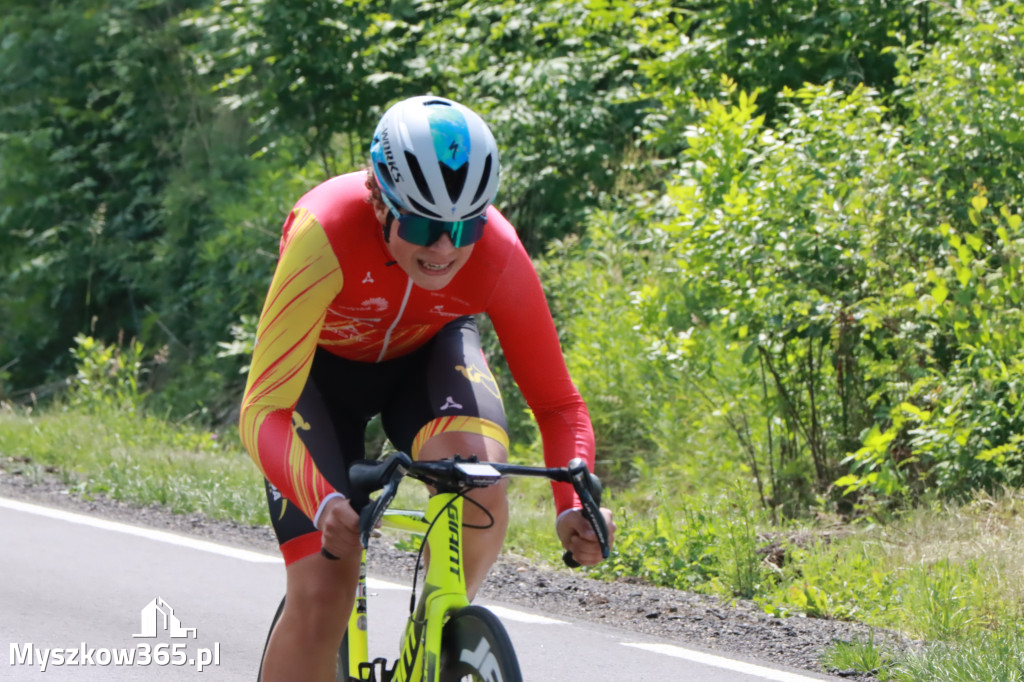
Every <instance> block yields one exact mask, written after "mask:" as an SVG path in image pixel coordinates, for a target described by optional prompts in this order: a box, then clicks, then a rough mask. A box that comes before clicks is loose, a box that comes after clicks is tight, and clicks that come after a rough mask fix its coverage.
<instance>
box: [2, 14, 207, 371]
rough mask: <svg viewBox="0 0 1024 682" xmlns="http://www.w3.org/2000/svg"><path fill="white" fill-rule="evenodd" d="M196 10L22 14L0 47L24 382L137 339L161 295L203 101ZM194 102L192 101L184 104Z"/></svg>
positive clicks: (12, 280) (8, 354) (7, 20)
mask: <svg viewBox="0 0 1024 682" xmlns="http://www.w3.org/2000/svg"><path fill="white" fill-rule="evenodd" d="M187 6H188V3H187V2H177V3H157V4H154V3H150V2H142V1H141V0H140V1H137V2H127V3H119V4H117V5H116V6H109V4H108V3H102V2H93V1H90V0H78V1H76V2H72V3H65V4H61V5H49V4H47V5H38V4H32V3H16V4H15V6H14V7H12V8H11V9H10V10H9V11H6V12H5V13H4V15H3V17H2V18H0V21H2V22H3V33H4V36H5V38H4V40H3V41H2V44H0V68H2V69H3V79H2V82H0V131H2V133H0V135H2V137H3V139H2V144H0V188H2V189H0V197H2V198H0V230H2V232H3V234H4V235H5V237H6V239H5V248H4V257H3V258H4V278H5V280H6V281H5V288H6V289H7V290H8V291H10V292H12V293H16V294H17V295H13V296H9V297H5V298H4V300H3V302H2V303H0V315H2V316H3V317H4V318H5V320H7V321H8V322H7V324H5V330H6V331H5V333H4V335H3V337H2V339H0V357H3V358H10V359H11V362H16V363H17V364H14V365H13V366H12V367H13V369H12V373H13V374H14V377H15V383H17V384H21V385H33V384H34V383H37V382H38V381H40V380H41V379H42V378H43V376H44V374H45V372H46V371H47V369H49V368H51V367H53V366H54V365H55V364H61V363H55V358H61V359H63V358H65V356H66V349H67V348H68V347H69V346H70V345H71V343H70V342H71V339H72V338H73V337H74V336H75V334H76V333H79V332H89V331H91V330H92V328H93V327H95V330H96V333H97V334H101V335H102V336H105V337H107V338H113V337H114V336H116V334H117V330H119V329H124V330H129V332H130V333H131V334H137V333H139V332H140V331H141V330H142V328H143V318H144V317H145V316H146V311H147V306H149V305H150V304H151V302H152V301H153V300H154V296H155V295H156V293H157V292H154V291H153V290H152V288H151V287H150V286H149V283H150V282H152V281H153V278H152V268H151V265H152V263H151V258H152V249H153V246H154V244H155V243H156V242H157V241H158V239H159V236H160V233H161V227H162V225H161V219H160V214H161V210H162V209H161V205H160V203H161V198H160V193H161V189H162V187H163V186H164V184H165V183H166V181H167V175H168V172H169V169H170V168H171V167H172V166H173V165H174V163H175V161H176V159H177V157H178V153H179V149H178V147H177V145H176V141H177V140H178V139H180V132H179V131H180V130H182V129H183V128H185V127H186V126H187V121H188V120H189V116H190V114H191V113H192V111H191V110H190V105H192V104H193V102H194V100H193V99H192V98H190V97H188V96H187V94H186V93H188V92H189V85H190V81H189V78H188V75H187V72H188V68H187V65H185V64H183V62H182V60H181V58H180V50H179V47H178V41H179V39H180V36H179V35H178V34H176V32H175V29H174V25H173V22H171V21H170V20H171V19H172V17H173V15H174V13H175V12H177V11H179V10H180V9H183V8H185V7H187ZM182 95H185V96H182Z"/></svg>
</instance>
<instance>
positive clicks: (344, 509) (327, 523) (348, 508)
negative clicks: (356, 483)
mask: <svg viewBox="0 0 1024 682" xmlns="http://www.w3.org/2000/svg"><path fill="white" fill-rule="evenodd" d="M319 528H320V530H321V531H322V532H323V548H324V549H326V550H327V551H328V552H330V553H331V554H333V555H334V556H336V557H341V556H351V554H352V552H357V551H359V548H360V544H359V514H357V513H356V511H355V510H354V509H352V504H351V503H350V502H349V501H348V500H347V499H345V498H342V497H337V498H335V499H333V500H330V501H329V502H327V505H326V506H325V507H324V510H323V512H322V513H321V514H320V523H319Z"/></svg>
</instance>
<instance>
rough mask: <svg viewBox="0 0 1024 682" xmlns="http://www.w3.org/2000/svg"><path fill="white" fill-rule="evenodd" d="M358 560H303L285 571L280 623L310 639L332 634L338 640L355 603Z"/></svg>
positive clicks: (350, 558)
mask: <svg viewBox="0 0 1024 682" xmlns="http://www.w3.org/2000/svg"><path fill="white" fill-rule="evenodd" d="M358 575H359V557H348V558H342V559H340V560H338V561H328V560H327V559H324V558H323V557H321V556H319V555H314V556H310V557H306V558H305V559H301V560H299V561H297V562H296V563H295V564H292V566H289V568H288V589H287V594H286V596H285V610H284V613H282V620H287V622H288V624H289V626H291V627H296V628H300V629H302V630H304V631H306V632H307V633H308V635H309V636H310V637H311V638H313V639H319V638H321V637H324V636H325V635H327V633H332V634H333V635H334V636H333V637H332V639H333V638H334V637H337V638H339V639H340V637H341V635H342V634H343V633H344V630H345V625H346V624H347V623H348V617H349V612H350V611H351V609H352V604H353V602H354V600H355V590H356V581H357V579H358Z"/></svg>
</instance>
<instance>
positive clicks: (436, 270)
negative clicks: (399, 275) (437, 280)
mask: <svg viewBox="0 0 1024 682" xmlns="http://www.w3.org/2000/svg"><path fill="white" fill-rule="evenodd" d="M419 264H420V267H421V268H422V269H424V270H426V271H427V272H429V273H431V274H438V275H440V274H443V273H445V272H448V271H449V270H451V268H452V266H453V265H454V264H455V261H451V262H449V263H428V262H427V261H425V260H421V261H420V262H419Z"/></svg>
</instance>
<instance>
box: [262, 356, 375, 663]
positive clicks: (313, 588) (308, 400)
mask: <svg viewBox="0 0 1024 682" xmlns="http://www.w3.org/2000/svg"><path fill="white" fill-rule="evenodd" d="M370 370H372V366H365V365H360V364H358V363H349V362H347V361H341V360H340V359H339V358H336V357H334V356H332V355H330V354H328V353H326V351H322V350H320V351H317V355H316V357H315V359H314V362H313V368H312V370H311V371H310V378H309V380H308V381H307V384H306V387H305V388H304V390H303V393H302V396H301V397H300V398H299V402H298V404H297V405H296V407H295V414H294V416H293V424H294V429H295V433H296V434H297V435H298V436H299V437H300V438H302V441H303V443H305V445H306V447H307V449H308V450H309V451H310V454H311V456H312V457H313V460H314V462H315V463H316V466H317V468H318V469H319V470H320V472H321V473H322V474H323V475H324V477H325V478H327V480H328V481H329V482H330V483H331V485H333V486H334V487H335V489H337V490H338V491H340V492H342V493H344V492H346V491H347V490H348V473H347V463H348V462H350V461H352V460H354V459H360V458H362V457H363V448H364V445H363V438H364V432H365V425H366V420H367V419H368V416H369V413H368V412H366V410H372V409H373V407H374V402H375V400H376V402H377V403H379V402H380V401H381V400H382V398H377V397H376V396H373V395H367V393H365V392H364V393H360V394H359V395H358V396H352V395H343V394H341V393H340V391H339V390H336V389H338V388H339V387H349V388H350V387H351V386H361V387H366V386H373V385H374V382H373V381H370V378H369V377H364V376H362V373H364V372H367V371H370ZM267 501H268V504H269V507H270V518H271V522H272V523H273V526H274V531H275V533H276V534H277V537H278V540H279V541H280V543H281V552H282V554H283V555H284V558H285V565H286V573H287V593H286V596H285V606H284V610H283V611H282V613H281V617H280V619H279V620H278V622H277V625H276V626H275V627H274V631H273V633H271V636H270V640H269V642H268V644H267V651H266V655H265V657H264V662H263V678H262V679H263V680H264V681H265V682H272V681H273V680H296V679H303V680H319V679H324V680H334V679H335V677H334V675H335V672H334V668H335V661H336V655H337V650H338V646H339V644H340V643H341V641H342V638H343V636H344V633H345V627H346V625H347V624H348V616H349V613H350V611H351V610H352V604H353V601H354V599H355V589H356V582H357V580H358V576H359V563H360V558H361V552H360V548H359V547H353V548H352V551H351V552H349V553H347V554H346V555H344V556H342V557H341V559H340V560H338V561H329V560H327V559H325V558H323V557H322V556H321V555H320V546H321V540H320V532H319V531H318V530H317V529H316V527H315V526H314V525H313V523H312V521H311V520H310V519H309V518H308V517H307V516H306V515H305V514H303V513H302V512H301V511H299V509H298V508H297V507H296V506H295V505H294V504H291V503H290V502H289V501H288V500H287V499H285V498H283V497H281V495H280V493H278V492H277V491H276V490H274V489H273V487H272V486H270V485H269V484H268V486H267Z"/></svg>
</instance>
